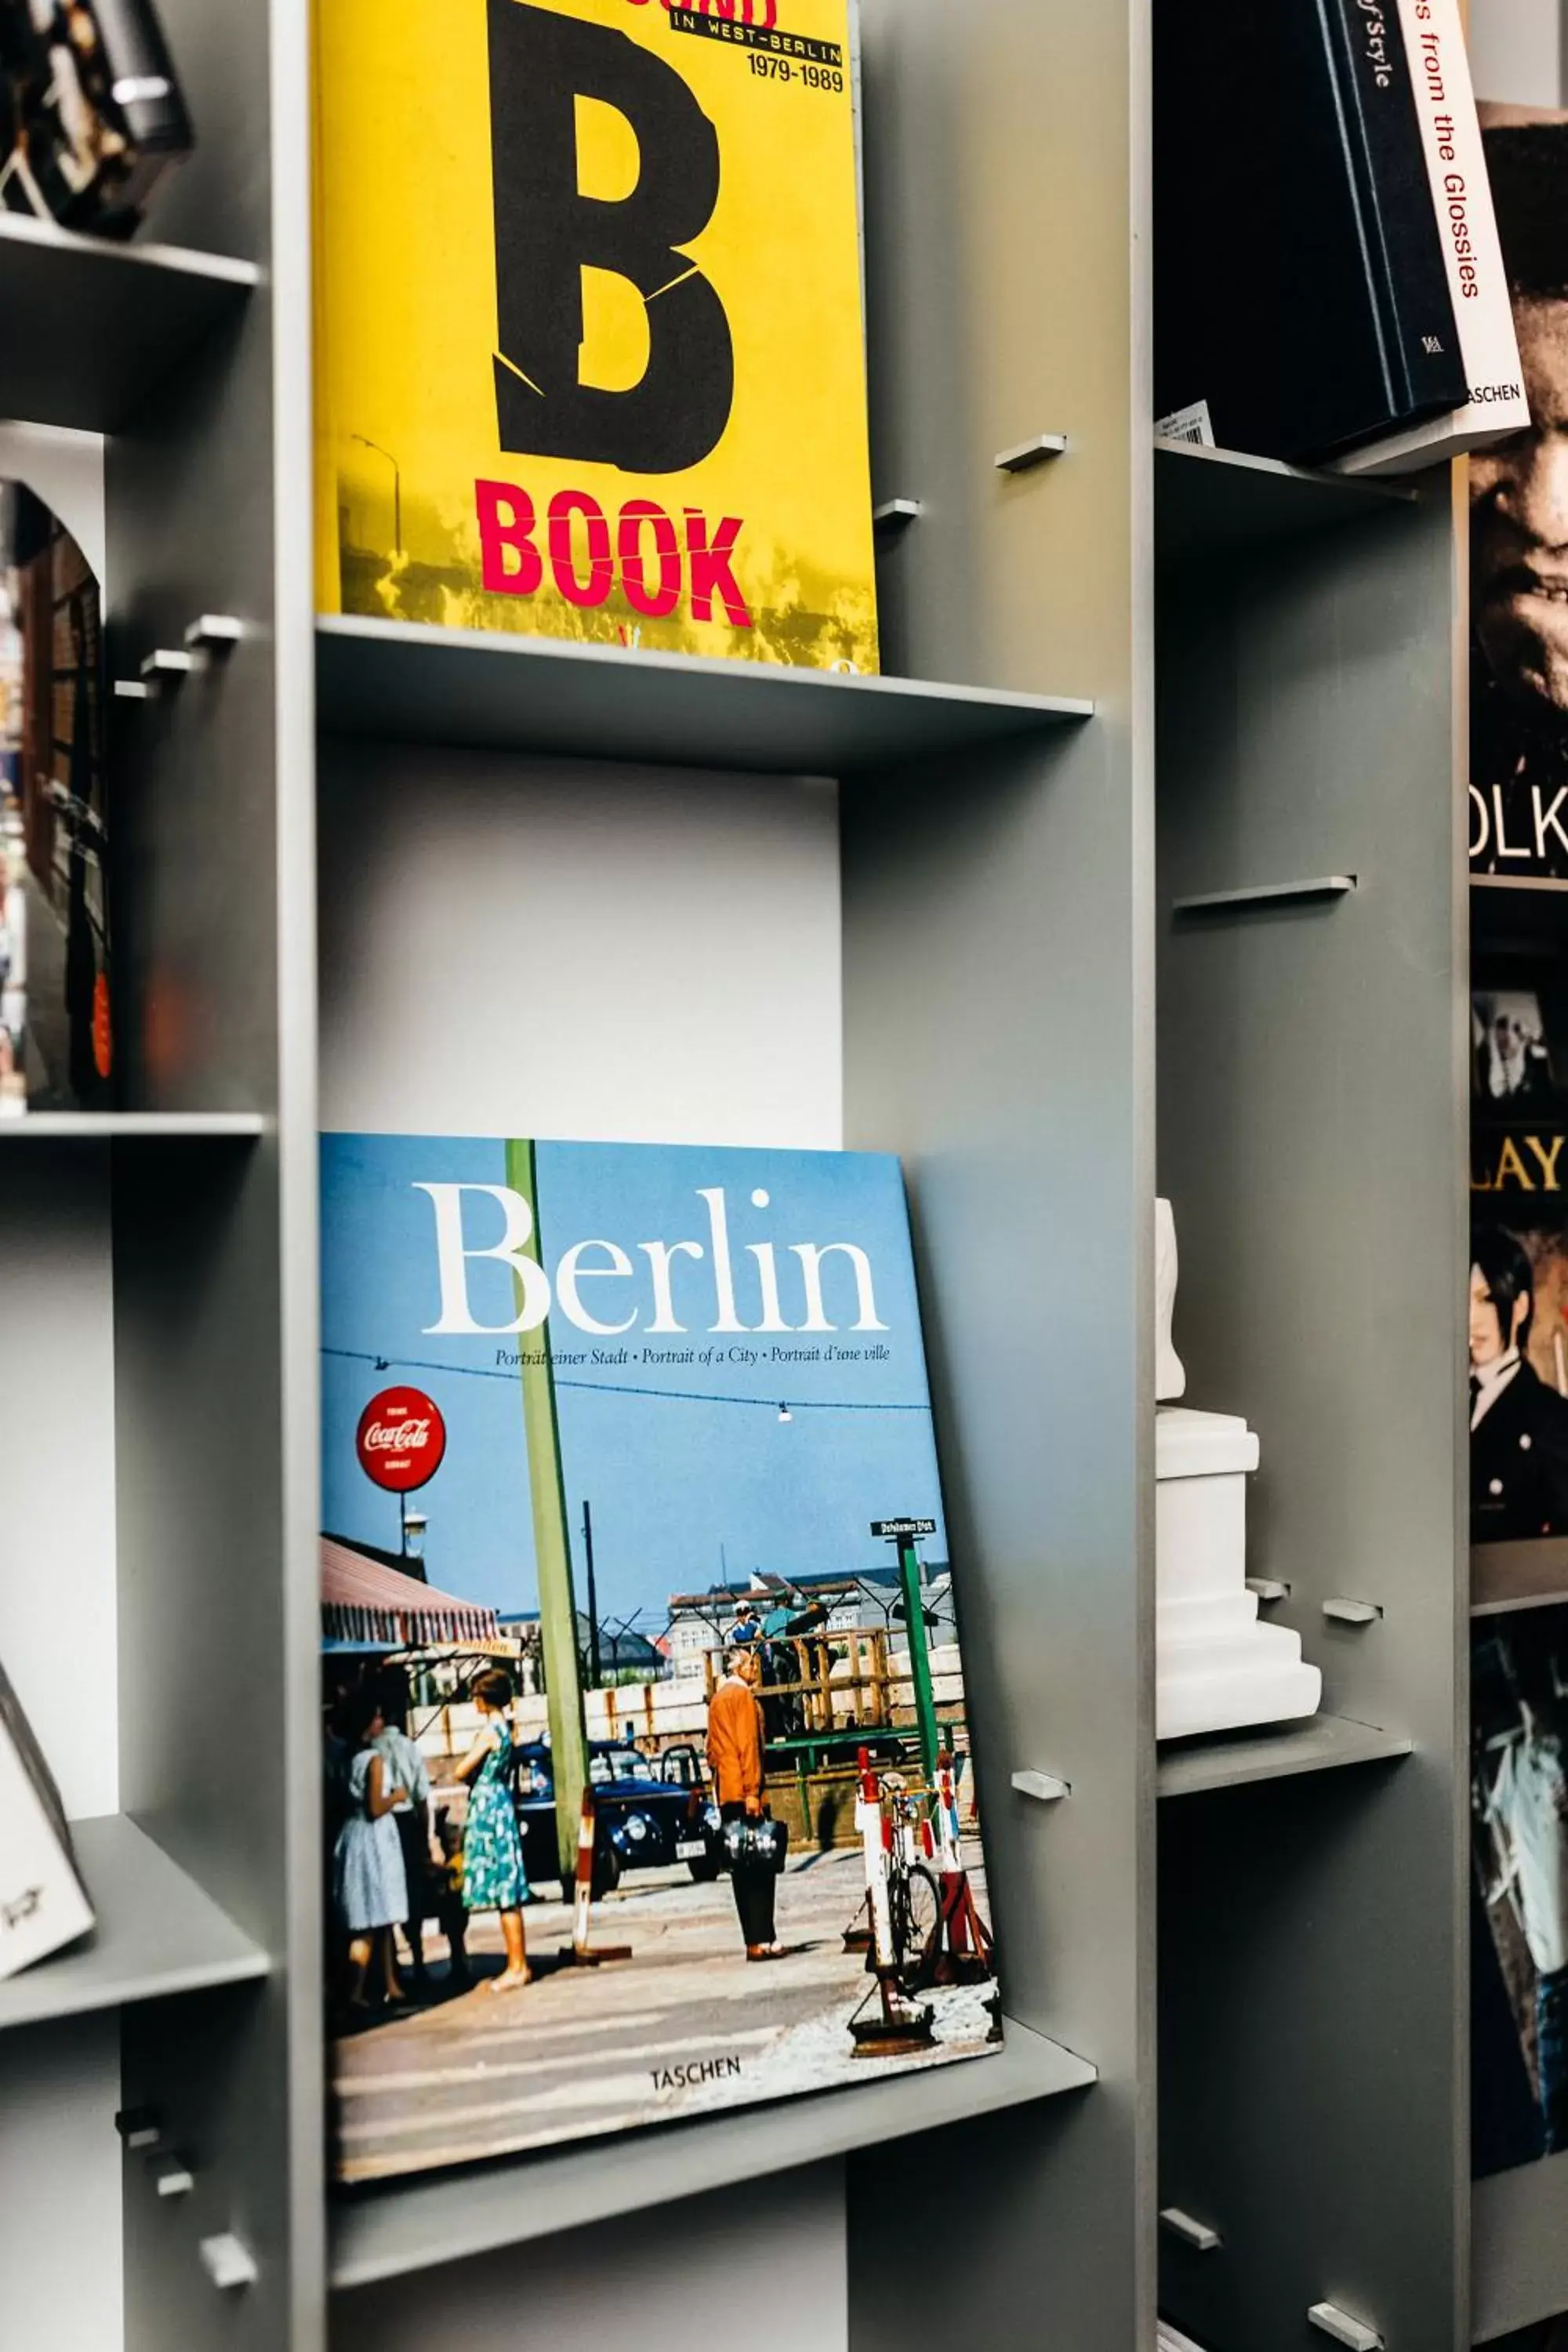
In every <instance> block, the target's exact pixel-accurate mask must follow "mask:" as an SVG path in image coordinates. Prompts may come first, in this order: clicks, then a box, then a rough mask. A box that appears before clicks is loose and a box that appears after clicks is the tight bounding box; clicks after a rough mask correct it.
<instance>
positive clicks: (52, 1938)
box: [0, 1665, 93, 1980]
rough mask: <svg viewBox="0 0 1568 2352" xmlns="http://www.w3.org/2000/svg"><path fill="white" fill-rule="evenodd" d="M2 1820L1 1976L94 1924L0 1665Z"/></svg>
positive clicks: (54, 1791)
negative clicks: (3, 1829) (3, 1825)
mask: <svg viewBox="0 0 1568 2352" xmlns="http://www.w3.org/2000/svg"><path fill="white" fill-rule="evenodd" d="M0 1822H4V1824H5V1831H4V1834H3V1835H0V1980H3V1979H5V1978H6V1977H14V1976H16V1975H17V1974H18V1973H19V1972H20V1970H22V1969H27V1968H31V1967H32V1966H33V1964H34V1963H35V1961H37V1960H43V1959H47V1958H48V1957H49V1955H50V1954H51V1953H52V1952H58V1951H61V1950H63V1949H64V1948H65V1947H66V1946H67V1945H68V1944H74V1943H76V1942H77V1941H78V1939H79V1937H82V1936H85V1935H86V1934H87V1932H88V1930H89V1928H90V1927H91V1926H92V1924H93V1916H92V1906H91V1904H90V1903H89V1901H88V1898H87V1890H86V1889H85V1887H84V1886H83V1885H82V1883H81V1880H80V1878H79V1875H78V1873H77V1867H76V1862H75V1859H74V1857H73V1855H72V1853H71V1838H70V1831H69V1828H68V1825H67V1822H66V1815H65V1807H64V1806H63V1804H62V1803H61V1802H60V1793H59V1790H58V1788H57V1786H56V1784H55V1780H54V1775H53V1774H52V1773H51V1772H50V1770H49V1768H48V1765H47V1762H46V1761H45V1758H44V1752H43V1749H42V1748H40V1747H39V1745H38V1742H37V1738H36V1737H35V1735H34V1732H33V1727H32V1726H31V1724H30V1723H29V1722H28V1720H27V1717H26V1714H25V1713H24V1712H23V1708H22V1703H21V1701H20V1699H19V1698H18V1697H17V1696H16V1690H15V1688H14V1687H13V1685H12V1684H11V1682H10V1679H9V1677H8V1676H7V1675H6V1673H5V1667H4V1666H3V1665H0Z"/></svg>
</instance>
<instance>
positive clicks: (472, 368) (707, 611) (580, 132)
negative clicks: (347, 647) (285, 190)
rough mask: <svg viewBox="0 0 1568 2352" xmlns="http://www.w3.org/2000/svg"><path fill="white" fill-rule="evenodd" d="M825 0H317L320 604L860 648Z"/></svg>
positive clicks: (788, 648)
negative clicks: (687, 1)
mask: <svg viewBox="0 0 1568 2352" xmlns="http://www.w3.org/2000/svg"><path fill="white" fill-rule="evenodd" d="M848 5H849V0H693V5H691V6H689V7H687V6H681V5H678V0H317V14H316V38H317V58H316V118H317V119H316V258H317V278H316V304H317V363H316V367H317V383H316V441H317V485H316V508H317V518H316V534H317V593H318V599H319V602H320V604H321V609H322V610H323V611H325V612H329V613H339V612H342V613H354V614H370V615H374V616H376V617H379V618H387V619H398V620H408V621H424V622H432V623H437V624H442V625H447V626H448V627H456V628H482V629H511V630H517V631H524V632H533V633H539V634H543V635H551V636H561V637H574V638H578V639H588V640H592V641H594V642H597V643H601V644H612V645H614V644H620V645H626V646H644V647H648V648H658V649H660V650H665V651H675V652H682V653H697V654H727V655H735V656H740V657H742V659H746V660H752V661H771V662H785V663H792V664H795V665H800V666H804V667H818V668H837V669H841V670H843V669H853V670H858V671H873V670H875V669H876V667H877V611H876V587H875V577H874V572H873V565H872V550H871V513H870V503H871V502H870V482H869V466H868V450H867V426H866V384H865V348H864V334H863V327H862V318H861V293H860V257H859V234H858V173H857V168H856V152H855V126H854V101H853V93H852V88H851V75H850V49H849V26H848V19H847V10H848Z"/></svg>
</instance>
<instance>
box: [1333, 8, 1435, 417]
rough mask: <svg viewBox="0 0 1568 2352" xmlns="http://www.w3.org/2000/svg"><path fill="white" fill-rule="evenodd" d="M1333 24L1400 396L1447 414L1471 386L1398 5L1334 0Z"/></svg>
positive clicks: (1415, 411) (1408, 408)
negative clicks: (1449, 288) (1468, 379)
mask: <svg viewBox="0 0 1568 2352" xmlns="http://www.w3.org/2000/svg"><path fill="white" fill-rule="evenodd" d="M1327 21H1328V25H1329V29H1330V32H1331V35H1332V36H1333V38H1334V40H1335V42H1336V44H1337V46H1338V49H1339V56H1340V68H1341V73H1342V81H1341V88H1342V92H1343V96H1344V104H1345V109H1346V112H1347V115H1348V116H1349V117H1350V118H1351V120H1352V122H1353V124H1354V125H1355V128H1356V130H1357V132H1358V134H1359V135H1358V137H1357V139H1356V140H1355V142H1353V148H1354V152H1353V155H1352V161H1353V163H1354V165H1355V168H1356V171H1357V173H1358V177H1359V180H1360V185H1361V196H1362V205H1363V218H1364V220H1365V221H1366V224H1367V234H1368V263H1369V274H1370V275H1371V276H1372V278H1373V280H1374V282H1375V284H1376V287H1377V297H1378V308H1379V310H1380V312H1381V314H1382V316H1383V318H1384V320H1385V321H1386V322H1388V324H1389V328H1390V332H1389V336H1388V364H1389V373H1390V375H1391V377H1392V379H1393V382H1394V396H1395V398H1396V399H1397V400H1398V401H1399V402H1400V404H1401V407H1402V409H1403V410H1404V411H1405V413H1406V414H1408V415H1412V416H1418V415H1419V416H1426V415H1432V414H1434V413H1435V412H1436V413H1437V414H1441V412H1442V411H1443V410H1445V409H1448V408H1454V407H1457V406H1458V403H1459V401H1462V400H1464V399H1465V398H1466V396H1467V394H1468V389H1469V387H1468V383H1466V380H1465V367H1464V358H1463V353H1462V350H1461V347H1460V342H1459V336H1458V322H1457V320H1455V317H1454V307H1453V303H1452V300H1451V299H1450V298H1449V293H1448V276H1447V267H1446V264H1445V262H1444V257H1443V247H1442V243H1441V240H1440V238H1439V236H1438V231H1437V216H1436V212H1435V211H1434V209H1433V205H1432V182H1431V177H1430V174H1429V173H1428V171H1427V168H1426V155H1425V154H1424V153H1423V152H1422V145H1421V118H1420V116H1419V114H1418V112H1417V110H1416V107H1415V94H1414V92H1413V90H1412V88H1411V82H1410V65H1409V58H1408V53H1407V51H1406V49H1405V35H1404V32H1403V30H1402V29H1401V26H1400V22H1399V9H1398V5H1397V0H1328V5H1327ZM1456 385H1457V386H1458V399H1456V397H1455V387H1456Z"/></svg>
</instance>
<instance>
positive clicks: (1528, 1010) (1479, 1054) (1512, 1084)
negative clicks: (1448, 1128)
mask: <svg viewBox="0 0 1568 2352" xmlns="http://www.w3.org/2000/svg"><path fill="white" fill-rule="evenodd" d="M1565 1015H1568V1006H1565V1005H1564V1003H1563V980H1562V977H1561V975H1560V971H1559V969H1558V968H1557V967H1555V966H1553V965H1550V964H1548V965H1545V966H1542V965H1541V964H1539V963H1538V962H1536V961H1533V960H1529V959H1525V958H1517V957H1510V956H1493V957H1489V958H1483V957H1480V956H1478V957H1477V958H1476V959H1475V961H1474V962H1473V964H1472V968H1471V974H1470V1097H1471V1101H1472V1103H1473V1105H1474V1116H1475V1118H1477V1119H1478V1120H1481V1121H1485V1122H1487V1123H1489V1124H1490V1123H1493V1122H1496V1121H1499V1120H1510V1119H1520V1118H1530V1117H1531V1116H1532V1115H1533V1114H1534V1113H1535V1112H1536V1111H1537V1110H1539V1109H1540V1108H1541V1107H1542V1105H1545V1104H1552V1103H1556V1102H1558V1101H1559V1100H1560V1099H1561V1097H1563V1093H1564V1084H1563V1081H1564V1077H1568V1023H1565Z"/></svg>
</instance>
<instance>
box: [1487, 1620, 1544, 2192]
mask: <svg viewBox="0 0 1568 2352" xmlns="http://www.w3.org/2000/svg"><path fill="white" fill-rule="evenodd" d="M1470 1710H1471V1716H1470V1728H1471V1786H1470V1793H1471V1811H1472V1821H1473V1827H1474V1853H1475V1923H1474V1925H1475V1932H1474V1934H1473V1936H1472V1939H1471V1966H1470V2007H1471V2018H1470V2028H1471V2036H1470V2038H1471V2108H1472V2164H1473V2169H1474V2171H1475V2173H1476V2175H1477V2177H1478V2178H1480V2177H1482V2176H1484V2175H1486V2174H1488V2173H1493V2172H1503V2171H1507V2170H1510V2169H1511V2168H1513V2167H1515V2166H1518V2165H1521V2164H1530V2163H1533V2162H1535V2161H1536V2160H1538V2159H1539V2158H1542V2157H1545V2156H1553V2155H1556V2154H1557V2153H1559V2151H1561V2150H1562V2149H1563V2148H1565V2147H1568V1818H1565V1816H1568V1764H1565V1761H1564V1753H1563V1740H1564V1735H1565V1733H1568V1603H1561V1604H1559V1605H1558V1606H1557V1607H1555V1608H1540V1609H1525V1610H1521V1611H1519V1612H1516V1613H1515V1614H1513V1615H1510V1616H1500V1617H1490V1618H1485V1619H1480V1620H1478V1621H1477V1622H1476V1624H1475V1626H1474V1628H1473V1629H1472V1633H1471V1651H1470Z"/></svg>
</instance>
